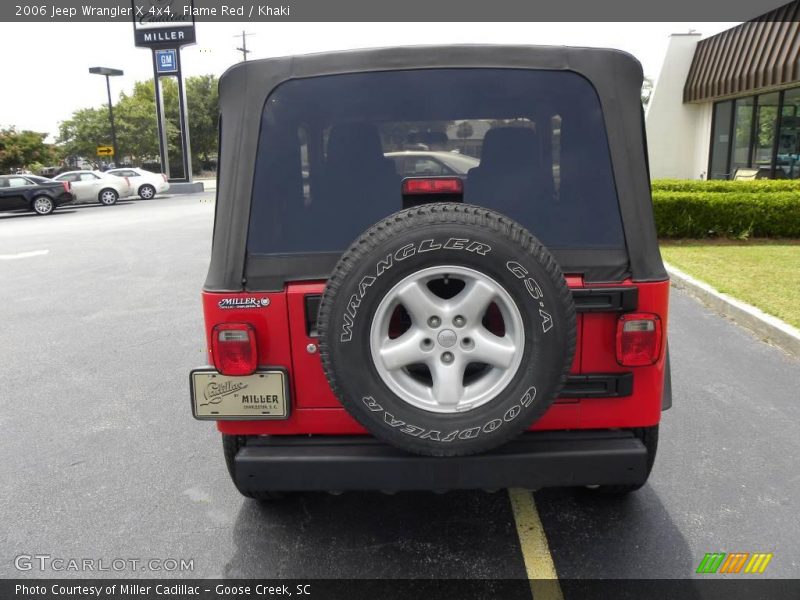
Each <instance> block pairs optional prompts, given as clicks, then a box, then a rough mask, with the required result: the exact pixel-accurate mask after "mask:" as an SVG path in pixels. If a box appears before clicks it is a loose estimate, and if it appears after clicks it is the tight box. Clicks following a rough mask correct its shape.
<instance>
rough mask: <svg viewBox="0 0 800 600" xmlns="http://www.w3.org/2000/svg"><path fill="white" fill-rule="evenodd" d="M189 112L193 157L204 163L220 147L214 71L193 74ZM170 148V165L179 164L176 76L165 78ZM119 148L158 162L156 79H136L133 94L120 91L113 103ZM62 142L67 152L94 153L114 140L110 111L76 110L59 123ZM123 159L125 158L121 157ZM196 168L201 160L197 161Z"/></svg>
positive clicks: (187, 83) (129, 154) (188, 85)
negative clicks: (218, 145)
mask: <svg viewBox="0 0 800 600" xmlns="http://www.w3.org/2000/svg"><path fill="white" fill-rule="evenodd" d="M185 86H186V104H187V109H188V112H189V136H190V140H191V146H192V151H193V155H194V156H196V157H202V159H203V161H207V160H208V159H209V155H211V154H214V153H216V151H217V115H218V112H219V96H218V93H217V78H216V77H215V76H213V75H200V76H197V77H189V78H187V79H186V81H185ZM161 93H162V96H163V102H164V116H165V121H166V130H167V131H166V137H167V146H168V148H169V156H170V159H171V164H173V166H174V165H176V164H180V162H181V156H180V123H179V107H178V83H177V80H176V79H175V78H173V77H164V78H162V79H161ZM114 119H115V124H116V129H117V147H118V151H119V152H120V154H121V155H122V156H125V157H130V158H131V160H132V161H133V162H134V163H135V164H141V163H143V162H145V161H151V160H155V159H156V158H157V157H158V155H159V142H158V122H157V120H156V101H155V83H154V81H153V80H152V79H148V80H146V81H137V82H136V83H135V84H134V86H133V91H132V92H131V93H129V94H128V93H125V92H123V93H121V94H120V96H119V100H118V101H117V103H116V104H115V105H114ZM58 143H59V144H60V145H61V150H62V153H63V154H65V155H76V156H86V157H94V156H95V153H96V150H97V146H100V145H108V144H110V143H111V130H110V124H109V120H108V109H107V108H106V107H101V108H83V109H80V110H76V111H75V112H74V113H72V117H70V118H69V119H67V120H66V121H63V122H62V123H61V125H60V127H59V136H58ZM117 160H120V157H118V158H117ZM194 162H195V168H196V169H197V168H199V166H200V161H199V160H197V159H196V160H195V161H194Z"/></svg>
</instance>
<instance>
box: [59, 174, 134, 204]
mask: <svg viewBox="0 0 800 600" xmlns="http://www.w3.org/2000/svg"><path fill="white" fill-rule="evenodd" d="M53 179H55V180H56V181H68V182H69V183H70V184H71V186H72V194H73V195H74V196H75V201H76V202H91V201H95V200H96V201H97V202H99V203H100V204H103V205H105V206H111V205H112V204H116V203H117V200H119V199H120V198H126V197H127V196H130V195H131V194H133V187H132V186H131V184H130V182H129V181H128V180H127V179H125V178H122V177H114V176H113V175H106V174H105V173H103V172H101V171H67V172H66V173H61V174H60V175H57V176H56V177H54V178H53Z"/></svg>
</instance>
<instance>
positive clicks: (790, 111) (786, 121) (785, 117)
mask: <svg viewBox="0 0 800 600" xmlns="http://www.w3.org/2000/svg"><path fill="white" fill-rule="evenodd" d="M775 175H776V176H777V177H786V178H789V179H798V178H800V88H794V89H791V90H786V91H785V92H784V94H783V109H782V110H781V123H780V133H779V135H778V155H777V157H776V160H775Z"/></svg>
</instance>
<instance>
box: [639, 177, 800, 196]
mask: <svg viewBox="0 0 800 600" xmlns="http://www.w3.org/2000/svg"><path fill="white" fill-rule="evenodd" d="M652 187H653V191H654V192H701V193H703V192H738V193H740V194H763V193H766V192H797V193H800V179H757V180H755V181H727V180H725V179H712V180H710V181H706V180H698V179H656V180H654V181H653V183H652Z"/></svg>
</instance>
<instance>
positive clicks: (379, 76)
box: [191, 46, 671, 498]
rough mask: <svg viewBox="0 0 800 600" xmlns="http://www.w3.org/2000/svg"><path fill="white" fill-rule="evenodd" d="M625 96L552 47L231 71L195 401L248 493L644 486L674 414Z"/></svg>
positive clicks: (632, 69) (630, 74)
mask: <svg viewBox="0 0 800 600" xmlns="http://www.w3.org/2000/svg"><path fill="white" fill-rule="evenodd" d="M641 84H642V70H641V67H640V65H639V63H638V62H637V61H636V60H635V59H633V58H632V57H631V56H629V55H627V54H624V53H622V52H617V51H610V50H597V49H583V48H580V49H579V48H561V47H513V46H442V47H408V48H394V49H378V50H365V51H354V52H337V53H328V54H316V55H308V56H296V57H289V58H279V59H268V60H260V61H252V62H246V63H240V64H238V65H236V66H234V67H232V68H231V69H230V70H228V72H227V73H225V75H224V76H223V77H222V79H221V80H220V85H219V88H220V107H221V109H220V110H221V116H220V159H219V181H218V188H217V204H216V218H215V225H214V243H213V248H212V253H211V265H210V269H209V272H208V278H207V280H206V283H205V286H204V289H203V307H204V312H205V324H206V335H207V344H208V357H209V364H210V366H208V367H205V368H202V369H197V370H194V371H193V372H192V374H191V388H192V392H191V396H192V412H193V414H194V416H195V417H196V418H198V419H208V420H214V421H217V427H218V429H219V431H220V432H221V433H222V442H223V447H224V453H225V460H226V462H227V466H228V469H229V471H230V475H231V477H232V479H233V482H234V484H235V485H236V487H237V488H238V489H239V491H240V492H241V493H242V494H244V495H245V496H250V497H256V498H270V497H272V496H274V495H275V493H276V492H282V491H300V490H331V491H332V490H368V489H369V490H409V489H429V490H448V489H456V488H500V487H512V486H514V487H525V488H538V487H543V486H598V487H599V488H600V489H602V490H607V491H616V492H625V491H630V490H633V489H636V488H638V487H641V486H642V485H643V484H644V483H645V481H646V480H647V477H648V475H649V473H650V469H651V467H652V465H653V460H654V458H655V453H656V443H657V439H658V423H659V419H660V415H661V411H662V410H664V409H665V408H668V407H669V405H670V403H671V392H670V379H669V366H668V364H669V363H668V359H667V345H666V338H667V336H666V333H667V303H668V295H669V282H668V278H667V274H666V272H665V270H664V266H663V264H662V262H661V256H660V254H659V249H658V243H657V240H656V230H655V226H654V223H653V210H652V203H651V198H650V184H649V175H648V166H647V149H646V141H645V133H644V127H643V119H642V107H641V103H640V88H641ZM448 153H449V154H450V155H459V156H458V158H459V159H460V160H450V161H448V160H443V159H442V157H444V158H445V159H446V158H447V157H448ZM387 154H389V155H390V156H387Z"/></svg>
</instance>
